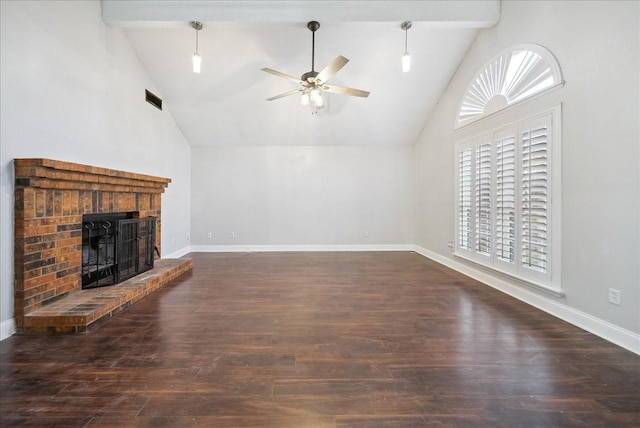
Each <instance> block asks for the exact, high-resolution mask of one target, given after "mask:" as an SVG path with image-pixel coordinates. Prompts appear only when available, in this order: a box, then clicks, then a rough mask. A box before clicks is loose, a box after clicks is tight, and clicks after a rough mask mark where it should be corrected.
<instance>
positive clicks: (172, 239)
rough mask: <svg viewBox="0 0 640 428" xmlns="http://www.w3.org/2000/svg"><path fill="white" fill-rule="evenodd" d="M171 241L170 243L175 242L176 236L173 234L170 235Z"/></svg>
mask: <svg viewBox="0 0 640 428" xmlns="http://www.w3.org/2000/svg"><path fill="white" fill-rule="evenodd" d="M171 243H172V244H175V243H176V237H175V236H172V237H171Z"/></svg>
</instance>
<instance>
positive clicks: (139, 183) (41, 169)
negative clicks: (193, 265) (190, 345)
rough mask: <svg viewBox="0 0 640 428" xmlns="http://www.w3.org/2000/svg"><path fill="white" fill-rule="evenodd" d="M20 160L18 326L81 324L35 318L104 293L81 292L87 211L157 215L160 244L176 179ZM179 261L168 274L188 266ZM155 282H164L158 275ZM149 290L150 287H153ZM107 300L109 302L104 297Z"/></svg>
mask: <svg viewBox="0 0 640 428" xmlns="http://www.w3.org/2000/svg"><path fill="white" fill-rule="evenodd" d="M14 166H15V214H14V216H15V252H14V260H15V261H14V272H15V293H14V302H15V305H14V307H15V309H14V310H15V322H16V328H17V330H18V332H25V331H38V330H43V331H52V330H53V331H62V332H65V331H78V330H83V328H81V327H80V328H79V327H78V326H77V325H75V324H78V323H75V324H74V323H71V324H73V327H70V324H69V322H68V321H69V320H66V321H60V322H61V323H62V324H65V323H67V324H69V325H67V326H65V325H62V326H56V325H55V321H52V319H53V318H55V317H53V316H51V313H49V316H48V317H45V318H47V320H44V321H43V320H42V319H35V318H33V317H31V315H32V314H35V313H37V312H42V311H43V310H45V309H46V308H51V307H53V306H56V305H57V306H60V303H59V302H61V301H62V300H67V298H69V297H72V296H73V297H74V298H75V300H78V296H83V298H84V299H85V300H82V299H80V300H79V301H80V305H81V306H82V305H84V307H85V308H86V307H87V302H86V298H92V299H93V300H94V301H99V298H100V296H99V295H98V294H94V295H90V294H85V295H83V294H81V293H86V292H87V290H81V288H82V272H81V271H82V221H83V215H87V214H107V213H117V212H128V213H133V216H134V217H139V218H143V217H154V218H155V219H156V236H155V245H156V246H157V247H158V249H160V247H161V240H160V237H161V203H162V198H161V196H162V193H163V192H164V189H165V188H166V187H167V186H168V185H169V183H170V182H171V179H169V178H163V177H154V176H149V175H143V174H136V173H131V172H125V171H117V170H112V169H107V168H100V167H95V166H89V165H81V164H76V163H70V162H61V161H57V160H50V159H15V160H14ZM170 264H171V263H170ZM177 265H179V266H180V268H179V269H178V270H177V271H175V270H172V272H173V273H171V274H169V275H165V276H166V278H169V279H173V278H175V277H176V276H177V275H178V274H181V273H183V272H185V271H186V270H188V269H189V268H190V265H189V266H186V265H185V263H177V264H176V266H177ZM160 269H161V270H162V266H161V267H160ZM166 278H165V279H166ZM153 281H154V283H155V284H157V283H158V280H157V278H155V279H154V280H153ZM135 284H137V283H133V285H134V286H135ZM131 286H132V285H131V284H128V285H127V284H125V285H123V286H122V287H121V288H119V289H115V287H118V285H116V286H110V287H104V288H112V287H114V290H111V291H108V292H107V293H110V294H109V295H110V296H113V295H114V293H115V294H117V293H118V291H117V290H126V289H127V288H126V287H129V288H131ZM134 288H135V287H134ZM143 288H144V290H145V291H146V290H147V289H148V288H149V287H148V286H147V285H145V286H144V287H143ZM154 289H155V288H154ZM90 291H92V290H90ZM96 293H97V292H96ZM103 293H104V292H103ZM131 293H133V294H134V295H135V296H138V295H139V294H140V293H139V292H138V291H135V290H134V291H131V290H128V291H126V292H125V293H124V294H131ZM130 297H131V296H130ZM136 298H137V297H136ZM118 299H120V297H119V298H118ZM70 300H73V299H70ZM102 300H105V301H106V298H105V297H104V295H103V296H102ZM120 300H121V299H120ZM125 300H126V299H125ZM94 306H95V305H94ZM112 306H113V305H112ZM112 306H109V307H108V308H107V309H100V308H98V309H97V312H96V311H94V312H96V313H94V314H93V315H90V316H89V317H88V318H87V317H86V313H85V318H86V319H85V320H84V321H83V322H84V324H85V327H86V324H88V323H90V322H93V321H95V319H97V318H100V317H101V316H102V315H105V314H109V315H110V314H111V311H113V310H114V308H115V306H114V307H112ZM67 308H71V312H72V313H73V314H75V315H79V314H81V312H82V311H80V310H78V309H77V308H76V309H74V308H73V306H71V307H70V306H69V305H67ZM45 312H46V311H45ZM56 313H57V312H56ZM52 323H53V324H52ZM80 324H82V323H80Z"/></svg>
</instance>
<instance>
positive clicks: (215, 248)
mask: <svg viewBox="0 0 640 428" xmlns="http://www.w3.org/2000/svg"><path fill="white" fill-rule="evenodd" d="M191 251H192V252H194V253H268V252H287V251H414V246H413V245H192V246H191Z"/></svg>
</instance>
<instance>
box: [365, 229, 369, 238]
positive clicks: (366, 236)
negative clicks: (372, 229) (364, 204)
mask: <svg viewBox="0 0 640 428" xmlns="http://www.w3.org/2000/svg"><path fill="white" fill-rule="evenodd" d="M364 237H365V238H368V237H369V231H368V230H367V231H365V232H364Z"/></svg>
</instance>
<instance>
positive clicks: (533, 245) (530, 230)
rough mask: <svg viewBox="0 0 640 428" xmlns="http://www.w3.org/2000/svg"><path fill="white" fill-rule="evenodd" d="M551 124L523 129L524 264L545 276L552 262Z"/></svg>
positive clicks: (522, 236)
mask: <svg viewBox="0 0 640 428" xmlns="http://www.w3.org/2000/svg"><path fill="white" fill-rule="evenodd" d="M549 125H550V124H549V123H548V121H547V120H544V121H542V122H539V123H535V124H531V125H529V126H525V127H523V128H521V153H522V155H521V162H522V164H521V170H520V180H521V183H522V184H521V216H520V227H521V240H522V242H521V245H522V257H521V264H522V267H523V268H526V269H533V270H535V271H538V272H542V273H546V272H547V269H548V261H549V257H548V256H549V249H548V247H549V242H548V241H549V230H548V217H549V179H548V178H549V177H548V176H549V154H548V152H549V150H548V143H549Z"/></svg>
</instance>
